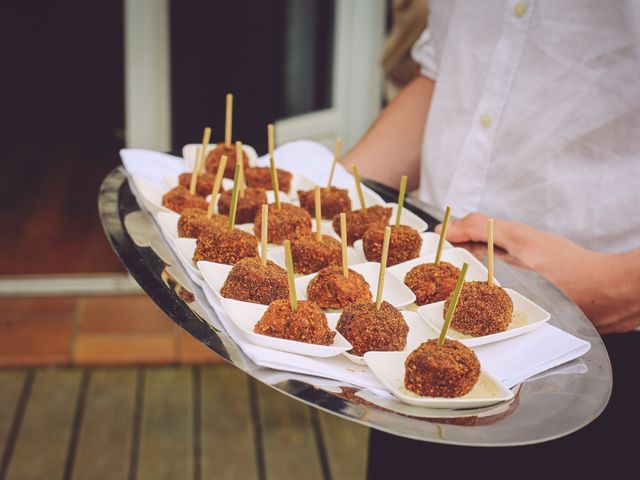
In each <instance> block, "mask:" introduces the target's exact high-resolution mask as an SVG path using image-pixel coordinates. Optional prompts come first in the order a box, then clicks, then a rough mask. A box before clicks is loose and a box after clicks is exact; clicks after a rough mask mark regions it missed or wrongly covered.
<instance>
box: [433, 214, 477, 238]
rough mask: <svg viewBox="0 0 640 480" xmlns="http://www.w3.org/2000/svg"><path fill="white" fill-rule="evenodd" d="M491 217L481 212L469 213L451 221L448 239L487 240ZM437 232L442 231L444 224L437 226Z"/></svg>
mask: <svg viewBox="0 0 640 480" xmlns="http://www.w3.org/2000/svg"><path fill="white" fill-rule="evenodd" d="M488 219H489V217H487V216H486V215H483V214H481V213H470V214H469V215H467V216H465V217H463V218H461V219H458V220H452V221H450V222H449V228H447V240H449V241H450V242H454V243H464V242H486V241H487V220H488ZM435 230H436V232H437V233H440V232H441V231H442V224H440V225H438V226H437V227H436V228H435Z"/></svg>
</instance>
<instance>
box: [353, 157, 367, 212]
mask: <svg viewBox="0 0 640 480" xmlns="http://www.w3.org/2000/svg"><path fill="white" fill-rule="evenodd" d="M351 171H352V172H353V178H355V179H356V190H358V198H359V199H360V209H361V210H362V213H364V214H365V215H366V214H367V205H366V204H365V203H364V194H363V193H362V185H361V184H360V175H359V174H358V167H356V166H355V165H354V166H353V167H351Z"/></svg>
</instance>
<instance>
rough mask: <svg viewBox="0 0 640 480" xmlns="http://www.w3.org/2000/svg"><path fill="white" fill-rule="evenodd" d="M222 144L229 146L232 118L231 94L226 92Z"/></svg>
mask: <svg viewBox="0 0 640 480" xmlns="http://www.w3.org/2000/svg"><path fill="white" fill-rule="evenodd" d="M224 118H225V119H224V144H225V146H226V147H230V146H231V121H232V119H233V94H231V93H227V107H226V109H225V117H224Z"/></svg>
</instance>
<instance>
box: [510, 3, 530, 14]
mask: <svg viewBox="0 0 640 480" xmlns="http://www.w3.org/2000/svg"><path fill="white" fill-rule="evenodd" d="M528 9H529V5H528V4H526V3H524V2H521V3H518V4H517V5H516V7H515V8H514V10H513V13H514V14H515V16H516V17H518V18H521V17H524V16H525V15H526V14H527V10H528Z"/></svg>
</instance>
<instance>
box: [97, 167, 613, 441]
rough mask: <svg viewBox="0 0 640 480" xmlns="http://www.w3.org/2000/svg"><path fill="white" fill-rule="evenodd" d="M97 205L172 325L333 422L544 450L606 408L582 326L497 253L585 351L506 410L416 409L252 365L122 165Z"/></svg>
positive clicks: (607, 381) (551, 291) (597, 364)
mask: <svg viewBox="0 0 640 480" xmlns="http://www.w3.org/2000/svg"><path fill="white" fill-rule="evenodd" d="M369 186H371V187H372V188H374V189H375V190H377V191H378V193H380V194H381V195H382V196H383V197H385V196H386V197H387V198H390V197H391V198H392V197H393V191H390V190H388V189H385V188H384V187H382V186H379V185H375V184H369ZM407 206H408V207H409V208H411V210H413V211H414V212H415V213H417V214H418V215H421V216H422V217H423V218H425V219H428V220H431V221H430V225H431V226H433V217H432V216H438V215H439V212H437V211H435V210H432V209H429V208H428V206H425V205H421V204H420V203H419V202H416V201H411V200H408V205H407ZM98 207H99V213H100V218H101V220H102V225H103V228H104V230H105V232H106V234H107V237H108V239H109V242H110V243H111V245H112V247H113V249H114V251H115V252H116V254H117V255H118V256H119V257H120V259H121V260H122V262H123V263H124V265H125V266H126V268H127V269H128V270H129V272H130V273H131V275H132V276H133V278H135V280H136V281H137V282H138V283H139V284H140V286H141V287H142V288H143V289H144V290H145V292H146V293H147V294H148V295H149V296H150V297H151V298H152V299H153V301H154V302H156V304H158V306H159V307H160V308H162V310H163V311H164V312H165V313H166V314H167V315H168V316H169V317H170V318H171V319H172V320H173V321H174V322H175V323H176V324H178V325H180V327H182V328H183V329H184V330H186V331H187V332H189V333H190V334H191V335H192V336H193V337H195V338H196V339H198V340H199V341H200V342H202V343H203V344H205V345H207V346H208V347H209V348H211V349H212V350H213V351H215V352H216V353H218V354H219V355H220V356H222V357H223V358H224V359H225V360H226V361H228V362H229V363H231V364H232V365H234V366H235V367H237V368H239V369H241V370H242V371H244V372H245V373H247V374H248V375H251V376H252V377H253V378H255V379H256V380H258V381H260V382H262V383H264V384H266V385H268V386H270V387H272V388H274V389H275V390H277V391H279V392H281V393H283V394H285V395H288V396H290V397H292V398H295V399H296V400H299V401H301V402H304V403H306V404H308V405H311V406H313V407H316V408H319V409H321V410H324V411H326V412H329V413H332V414H334V415H338V416H339V417H342V418H345V419H347V420H350V421H353V422H357V423H360V424H362V425H365V426H368V427H371V428H375V429H377V430H382V431H385V432H388V433H392V434H394V435H399V436H402V437H407V438H412V439H416V440H422V441H429V442H436V443H447V444H456V445H477V446H513V445H526V444H532V443H540V442H545V441H548V440H552V439H554V438H558V437H561V436H564V435H567V434H569V433H571V432H574V431H576V430H578V429H580V428H582V427H584V426H585V425H587V424H588V423H589V422H591V421H592V420H594V419H595V418H596V417H597V416H598V415H599V414H600V413H601V412H602V410H603V409H604V407H605V406H606V404H607V402H608V400H609V396H610V394H611V387H612V375H611V365H610V363H609V358H608V356H607V352H606V350H605V347H604V345H603V343H602V340H601V339H600V336H599V335H598V333H597V332H596V330H595V329H594V327H593V326H592V324H591V322H589V320H588V319H587V318H586V317H585V316H584V314H583V313H582V311H581V310H580V309H579V308H578V307H577V306H576V305H575V304H574V303H573V302H572V301H571V300H570V299H568V298H567V297H566V296H565V295H564V294H563V293H562V292H560V291H559V290H558V289H557V288H556V287H554V286H553V285H552V284H551V283H549V282H548V281H547V280H546V279H544V278H543V277H541V276H540V275H538V274H536V273H535V272H533V271H531V270H527V269H525V268H522V267H521V266H518V265H517V264H516V263H515V262H514V261H513V259H511V258H509V257H508V256H507V255H500V254H497V259H496V264H495V272H496V276H497V277H498V278H500V280H501V282H502V284H504V285H507V286H509V287H511V288H514V289H515V290H517V291H518V292H520V293H522V294H523V295H525V296H527V297H529V298H532V299H534V300H535V301H536V303H538V304H539V305H540V306H542V307H543V308H544V309H546V310H547V311H549V312H550V313H551V320H550V324H551V325H555V326H557V327H559V328H562V329H563V330H565V331H567V332H569V333H571V334H572V335H575V336H577V337H580V338H582V339H584V340H587V341H589V342H590V343H591V345H592V347H591V350H589V352H588V353H587V354H586V355H584V356H582V357H581V358H579V359H577V360H574V361H572V362H570V363H568V364H565V365H561V366H559V367H556V368H555V369H553V370H550V371H547V372H544V373H543V374H541V375H539V376H537V377H534V378H531V379H529V380H528V381H526V382H524V383H522V384H520V385H519V386H517V387H516V388H515V389H514V392H515V397H514V399H513V400H512V401H510V402H507V403H502V404H499V405H496V406H492V407H488V408H482V409H470V410H431V409H416V408H412V407H410V406H408V405H404V404H402V403H400V402H397V401H395V400H389V399H387V398H382V397H379V396H376V395H374V394H372V393H371V392H369V391H360V390H359V389H358V388H355V387H353V386H351V385H348V384H344V383H341V382H337V381H333V380H326V379H320V378H317V377H313V376H307V375H300V374H294V373H290V372H285V371H280V370H273V369H269V368H264V367H260V366H258V365H256V364H255V363H254V362H253V361H251V360H250V359H249V358H248V357H247V356H246V355H244V354H243V352H242V350H241V349H240V348H239V347H238V346H237V345H236V344H235V342H234V341H233V340H232V339H231V338H230V337H229V336H228V335H227V333H226V332H225V330H224V328H223V327H222V325H221V324H220V322H219V321H218V318H217V316H216V314H215V312H214V311H213V309H212V308H211V307H210V306H209V305H208V303H207V302H206V300H205V297H204V293H203V292H202V290H201V289H200V288H199V287H198V286H196V285H195V284H194V283H193V282H192V281H191V280H190V278H189V276H188V275H187V273H186V271H185V270H184V269H183V267H182V266H181V264H180V262H179V261H178V259H177V258H176V257H175V255H174V254H173V252H172V251H171V249H170V248H169V247H168V245H167V244H166V243H165V240H164V238H163V237H162V235H161V233H160V231H159V229H158V227H157V226H156V224H155V222H154V221H153V218H152V217H151V215H150V214H149V213H148V212H147V211H146V210H144V209H141V207H140V206H139V205H138V202H137V201H136V198H135V196H134V195H133V193H132V191H131V189H130V187H129V183H128V181H127V177H126V174H125V172H124V169H122V167H118V168H116V169H114V170H113V171H112V172H111V173H110V174H109V175H108V176H107V177H106V178H105V179H104V181H103V184H102V186H101V188H100V194H99V198H98ZM420 207H422V208H420ZM427 212H429V213H427ZM465 247H466V248H468V249H469V250H470V251H471V252H472V253H473V254H474V255H475V256H476V257H478V259H479V260H480V261H486V250H485V249H484V246H479V245H465ZM578 372H580V373H578ZM585 372H586V373H585ZM221 388H224V385H221Z"/></svg>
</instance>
